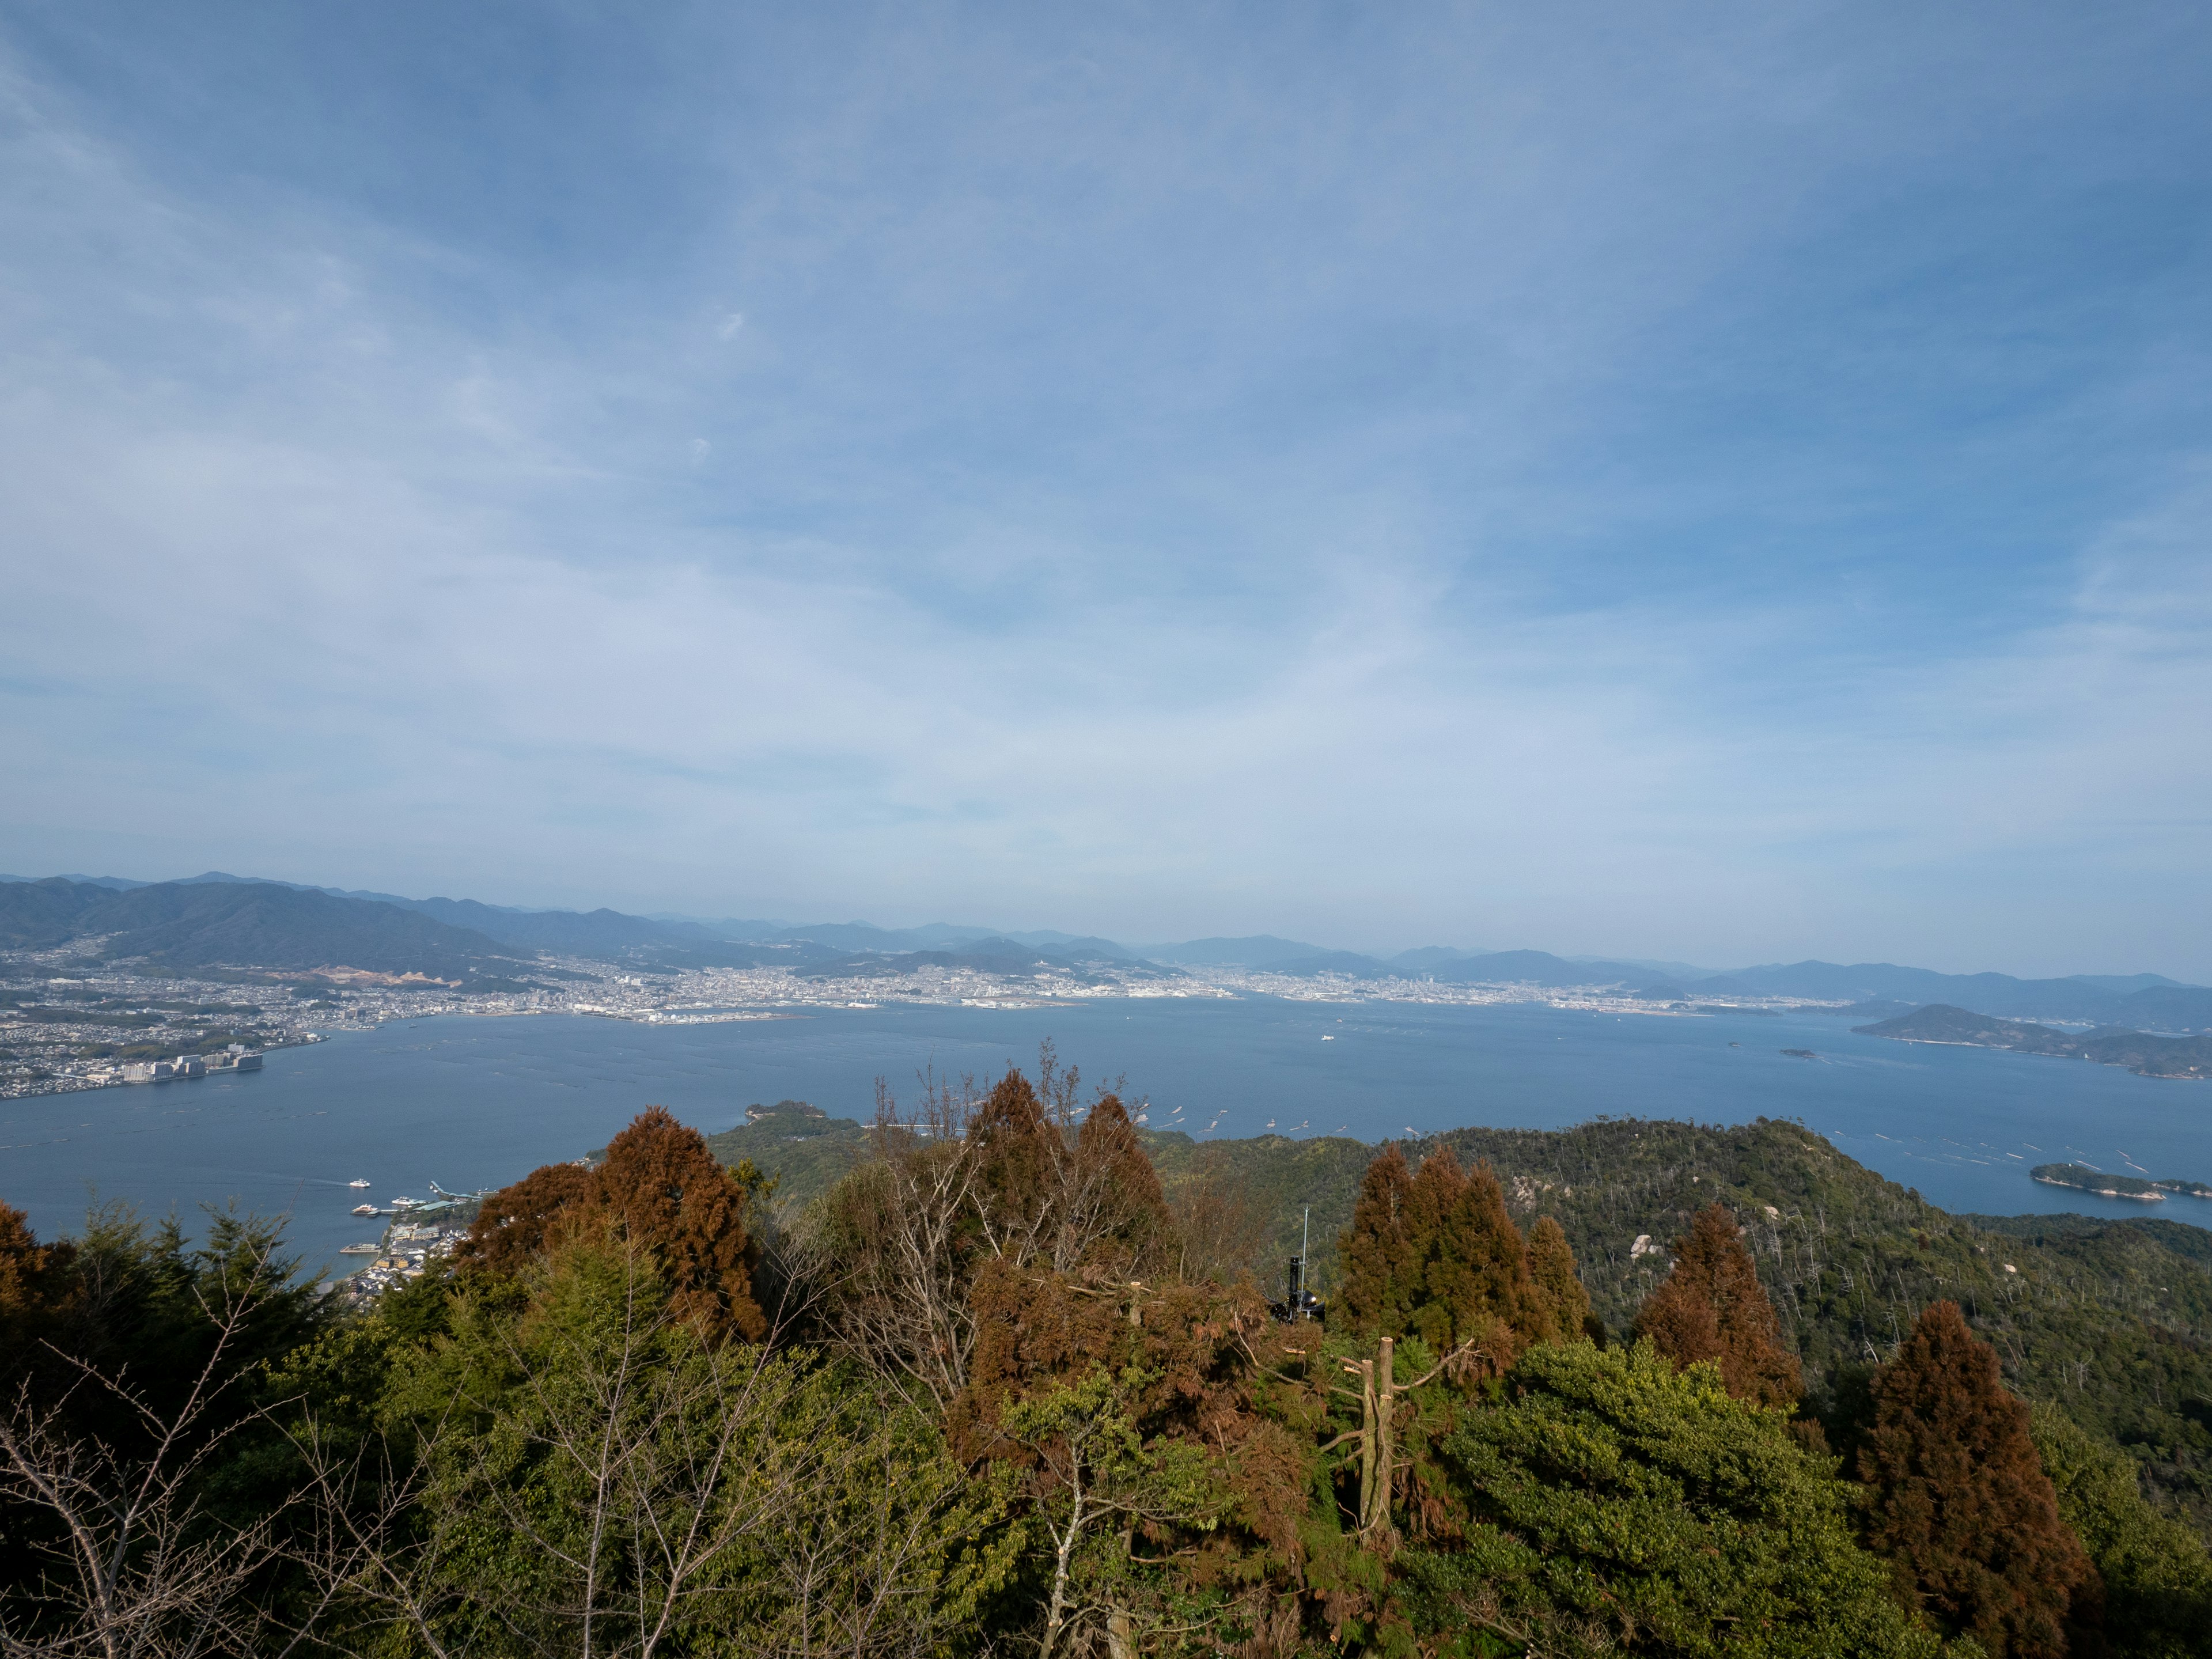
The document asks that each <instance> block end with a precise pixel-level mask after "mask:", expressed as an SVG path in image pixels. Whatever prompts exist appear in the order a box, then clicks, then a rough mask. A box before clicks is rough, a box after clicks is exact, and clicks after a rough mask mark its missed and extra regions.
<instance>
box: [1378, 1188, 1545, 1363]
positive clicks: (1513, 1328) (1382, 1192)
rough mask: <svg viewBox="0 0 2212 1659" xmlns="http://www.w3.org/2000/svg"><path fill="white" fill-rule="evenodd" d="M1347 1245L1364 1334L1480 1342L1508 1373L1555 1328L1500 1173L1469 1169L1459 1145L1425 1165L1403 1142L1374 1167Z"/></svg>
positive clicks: (1437, 1342)
mask: <svg viewBox="0 0 2212 1659" xmlns="http://www.w3.org/2000/svg"><path fill="white" fill-rule="evenodd" d="M1560 1243H1561V1245H1562V1247H1564V1244H1565V1240H1564V1238H1563V1239H1562V1240H1561V1241H1560ZM1337 1249H1338V1255H1339V1259H1340V1261H1342V1262H1343V1264H1344V1271H1345V1282H1344V1290H1343V1291H1342V1300H1343V1303H1344V1305H1345V1308H1346V1311H1347V1312H1349V1313H1350V1315H1351V1316H1352V1324H1353V1327H1354V1328H1356V1329H1358V1330H1359V1331H1360V1332H1362V1333H1363V1334H1367V1335H1370V1336H1390V1337H1400V1336H1408V1335H1418V1336H1419V1337H1420V1338H1421V1339H1422V1340H1424V1341H1425V1342H1426V1343H1427V1344H1428V1345H1429V1346H1430V1347H1431V1348H1432V1349H1434V1350H1435V1351H1436V1352H1437V1353H1439V1354H1442V1353H1446V1352H1449V1351H1450V1350H1451V1349H1453V1348H1455V1347H1457V1346H1459V1345H1460V1344H1462V1343H1463V1342H1469V1341H1473V1342H1477V1343H1480V1345H1481V1346H1482V1347H1483V1348H1484V1350H1485V1352H1486V1355H1487V1357H1488V1358H1489V1359H1490V1361H1491V1363H1492V1364H1493V1365H1494V1366H1496V1367H1497V1368H1498V1369H1499V1370H1503V1369H1504V1367H1505V1366H1507V1365H1510V1364H1512V1362H1513V1358H1514V1356H1515V1355H1516V1354H1517V1353H1519V1352H1520V1351H1521V1350H1522V1348H1524V1347H1526V1346H1528V1344H1529V1343H1531V1342H1535V1341H1543V1340H1548V1339H1549V1338H1550V1337H1551V1336H1552V1335H1553V1316H1552V1314H1551V1312H1550V1310H1549V1308H1548V1305H1547V1302H1546V1300H1545V1297H1544V1296H1543V1293H1542V1292H1541V1291H1539V1290H1538V1288H1537V1285H1536V1282H1535V1279H1534V1277H1533V1276H1532V1273H1531V1270H1530V1265H1529V1258H1528V1245H1527V1243H1526V1242H1525V1241H1524V1240H1523V1239H1522V1237H1521V1230H1520V1229H1519V1228H1518V1227H1516V1226H1515V1225H1513V1218H1512V1217H1511V1216H1510V1215H1508V1214H1507V1213H1506V1211H1505V1194H1504V1189H1503V1188H1500V1187H1499V1186H1498V1177H1497V1176H1494V1175H1492V1173H1491V1171H1490V1168H1489V1166H1488V1165H1487V1164H1482V1165H1478V1166H1477V1167H1476V1169H1475V1170H1474V1171H1473V1173H1471V1174H1470V1173H1469V1172H1468V1171H1466V1170H1462V1169H1461V1168H1460V1166H1459V1160H1458V1159H1456V1158H1454V1157H1453V1156H1452V1154H1451V1149H1450V1148H1449V1147H1440V1148H1438V1149H1437V1151H1436V1152H1431V1154H1430V1155H1429V1156H1428V1157H1427V1158H1425V1159H1424V1160H1422V1163H1421V1167H1420V1169H1419V1170H1418V1171H1412V1170H1408V1169H1407V1165H1406V1160H1405V1158H1404V1157H1403V1155H1402V1154H1401V1153H1400V1152H1399V1151H1398V1149H1397V1148H1396V1147H1395V1146H1392V1147H1390V1148H1389V1150H1387V1151H1386V1152H1383V1155H1382V1156H1381V1157H1380V1158H1376V1160H1375V1161H1374V1162H1373V1163H1372V1164H1369V1165H1368V1166H1367V1173H1366V1175H1365V1176H1364V1177H1363V1178H1362V1180H1361V1182H1360V1188H1359V1200H1358V1204H1357V1205H1356V1206H1354V1207H1353V1210H1352V1225H1351V1227H1350V1228H1349V1229H1347V1230H1346V1232H1345V1233H1344V1234H1343V1235H1342V1237H1340V1239H1339V1241H1338V1245H1337ZM1569 1273H1570V1275H1571V1273H1572V1262H1571V1260H1570V1262H1569Z"/></svg>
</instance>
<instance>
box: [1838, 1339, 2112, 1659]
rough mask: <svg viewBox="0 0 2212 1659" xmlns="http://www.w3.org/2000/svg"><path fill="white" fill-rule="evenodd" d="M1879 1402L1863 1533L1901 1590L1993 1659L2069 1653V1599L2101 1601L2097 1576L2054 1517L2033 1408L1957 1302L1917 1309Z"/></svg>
mask: <svg viewBox="0 0 2212 1659" xmlns="http://www.w3.org/2000/svg"><path fill="white" fill-rule="evenodd" d="M1873 1397H1874V1420H1873V1424H1872V1426H1871V1427H1869V1429H1868V1431H1867V1432H1866V1439H1865V1443H1864V1444H1863V1446H1862V1448H1861V1449H1860V1452H1859V1474H1860V1477H1861V1479H1862V1480H1864V1481H1865V1482H1866V1483H1867V1484H1868V1486H1870V1487H1872V1488H1873V1492H1872V1497H1871V1503H1870V1504H1869V1512H1868V1522H1867V1535H1868V1539H1869V1542H1870V1544H1871V1545H1872V1547H1874V1548H1875V1550H1877V1551H1879V1552H1880V1553H1881V1554H1882V1555H1884V1556H1886V1557H1887V1558H1888V1559H1889V1562H1890V1564H1891V1568H1892V1571H1893V1573H1894V1575H1895V1577H1896V1581H1897V1586H1898V1589H1899V1593H1900V1594H1901V1595H1904V1596H1905V1597H1906V1598H1907V1599H1908V1601H1910V1602H1911V1604H1912V1605H1914V1606H1916V1607H1922V1608H1924V1609H1925V1610H1926V1611H1927V1612H1928V1613H1929V1614H1930V1615H1931V1616H1933V1617H1934V1618H1936V1620H1939V1621H1940V1622H1941V1623H1942V1625H1944V1626H1946V1627H1947V1628H1948V1629H1951V1630H1954V1631H1957V1632H1962V1633H1964V1634H1967V1635H1971V1636H1972V1637H1973V1638H1974V1639H1975V1640H1976V1641H1978V1642H1979V1643H1980V1644H1982V1646H1983V1647H1984V1649H1985V1650H1987V1651H1988V1652H1989V1653H1990V1656H1991V1659H2046V1656H2058V1655H2063V1653H2065V1652H2066V1650H2067V1638H2066V1618H2067V1613H2068V1610H2069V1603H2070V1602H2071V1601H2072V1600H2073V1598H2074V1597H2075V1595H2076V1594H2077V1593H2079V1594H2081V1595H2084V1597H2085V1599H2092V1598H2093V1595H2094V1593H2095V1584H2096V1571H2095V1569H2094V1568H2093V1566H2091V1565H2090V1564H2089V1560H2088V1558H2087V1555H2086V1554H2085V1553H2083V1551H2082V1548H2081V1544H2080V1543H2079V1542H2078V1541H2076V1540H2075V1537H2074V1535H2073V1534H2072V1533H2070V1532H2069V1531H2068V1530H2067V1529H2066V1527H2065V1524H2064V1523H2063V1522H2061V1521H2060V1519H2059V1518H2058V1504H2057V1497H2056V1495H2055V1494H2054V1493H2053V1492H2052V1491H2051V1480H2050V1478H2049V1477H2048V1476H2047V1475H2045V1474H2044V1472H2043V1464H2042V1462H2041V1460H2040V1458H2039V1456H2038V1455H2037V1453H2036V1449H2035V1442H2034V1440H2033V1437H2031V1435H2030V1433H2029V1414H2028V1408H2027V1405H2026V1403H2025V1402H2023V1401H2021V1400H2019V1399H2017V1398H2016V1397H2015V1396H2014V1395H2012V1394H2010V1393H2008V1391H2007V1390H2006V1389H2005V1386H2004V1383H2003V1381H2002V1378H2001V1376H1999V1373H1998V1369H1997V1357H1996V1351H1995V1350H1994V1349H1992V1348H1991V1347H1990V1346H1989V1344H1988V1343H1986V1342H1984V1341H1981V1340H1978V1338H1977V1337H1976V1336H1975V1335H1974V1334H1973V1333H1972V1331H1971V1330H1969V1329H1967V1328H1966V1319H1965V1317H1964V1316H1962V1315H1961V1314H1960V1311H1959V1304H1957V1303H1955V1302H1937V1303H1934V1304H1930V1305H1929V1307H1928V1308H1927V1309H1926V1310H1923V1312H1922V1314H1921V1316H1920V1318H1919V1320H1918V1322H1917V1323H1916V1324H1915V1325H1914V1326H1913V1328H1912V1334H1911V1335H1910V1336H1908V1337H1907V1338H1906V1339H1905V1341H1904V1342H1903V1344H1901V1345H1900V1346H1899V1349H1898V1351H1897V1353H1896V1355H1895V1357H1894V1358H1892V1359H1891V1360H1889V1362H1888V1363H1887V1364H1884V1365H1883V1366H1882V1367H1881V1369H1880V1370H1877V1371H1876V1372H1875V1377H1874V1383H1873Z"/></svg>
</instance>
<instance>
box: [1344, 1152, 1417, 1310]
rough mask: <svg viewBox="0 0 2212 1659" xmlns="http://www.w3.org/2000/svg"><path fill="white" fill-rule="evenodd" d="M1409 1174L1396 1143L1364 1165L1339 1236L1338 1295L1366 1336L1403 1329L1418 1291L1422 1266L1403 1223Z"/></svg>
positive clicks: (1415, 1302)
mask: <svg viewBox="0 0 2212 1659" xmlns="http://www.w3.org/2000/svg"><path fill="white" fill-rule="evenodd" d="M1412 1191H1413V1171H1412V1170H1410V1169H1408V1168H1407V1165H1406V1155H1405V1154H1404V1153H1403V1152H1400V1151H1399V1150H1398V1148H1397V1146H1396V1145H1395V1143H1394V1144H1392V1145H1391V1146H1386V1147H1385V1148H1383V1155H1382V1156H1381V1157H1380V1158H1376V1159H1375V1161H1374V1162H1373V1163H1371V1164H1369V1165H1368V1166H1367V1173H1366V1174H1365V1175H1364V1176H1361V1177H1360V1179H1359V1197H1358V1201H1357V1202H1356V1203H1354V1204H1353V1206H1352V1225H1350V1226H1349V1227H1347V1228H1346V1229H1345V1230H1344V1231H1343V1233H1342V1234H1341V1235H1340V1236H1339V1237H1338V1239H1337V1244H1336V1254H1337V1260H1338V1261H1339V1262H1340V1264H1341V1265H1342V1267H1343V1271H1344V1288H1343V1290H1342V1291H1340V1292H1339V1296H1338V1299H1339V1300H1340V1302H1341V1303H1342V1304H1344V1310H1345V1312H1346V1314H1347V1315H1349V1316H1350V1317H1351V1321H1352V1326H1353V1328H1355V1329H1358V1330H1359V1331H1362V1332H1364V1333H1367V1334H1370V1335H1375V1334H1381V1335H1389V1336H1395V1335H1397V1334H1400V1333H1401V1332H1403V1331H1404V1330H1405V1329H1406V1328H1407V1321H1408V1320H1409V1319H1410V1318H1411V1317H1412V1316H1413V1308H1414V1306H1415V1304H1417V1303H1418V1302H1419V1300H1420V1297H1421V1294H1422V1289H1423V1287H1422V1284H1421V1264H1420V1259H1419V1256H1418V1255H1416V1254H1415V1253H1414V1248H1413V1236H1412V1233H1411V1231H1410V1230H1409V1227H1408V1225H1407V1212H1406V1209H1407V1199H1408V1197H1409V1196H1410V1194H1411V1193H1412Z"/></svg>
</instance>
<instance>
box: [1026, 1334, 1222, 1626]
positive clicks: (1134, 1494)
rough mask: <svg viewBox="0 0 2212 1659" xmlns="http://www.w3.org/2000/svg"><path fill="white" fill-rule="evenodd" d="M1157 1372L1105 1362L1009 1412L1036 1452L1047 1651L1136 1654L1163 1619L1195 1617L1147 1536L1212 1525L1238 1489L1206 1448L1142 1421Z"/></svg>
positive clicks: (1034, 1489)
mask: <svg viewBox="0 0 2212 1659" xmlns="http://www.w3.org/2000/svg"><path fill="white" fill-rule="evenodd" d="M1157 1380H1158V1379H1157V1378H1156V1377H1153V1376H1148V1375H1146V1373H1144V1372H1142V1371H1139V1370H1134V1369H1131V1370H1125V1371H1123V1372H1122V1373H1121V1375H1120V1376H1114V1375H1113V1374H1111V1373H1109V1371H1108V1370H1106V1368H1105V1367H1104V1366H1103V1365H1100V1366H1096V1367H1094V1368H1093V1369H1092V1370H1091V1371H1090V1372H1089V1373H1088V1374H1087V1375H1085V1376H1082V1377H1080V1378H1079V1379H1078V1380H1077V1381H1075V1382H1073V1383H1066V1384H1062V1385H1061V1386H1060V1387H1057V1388H1054V1389H1048V1390H1047V1391H1045V1392H1043V1393H1042V1394H1039V1395H1036V1396H1034V1397H1033V1398H1030V1399H1028V1400H1022V1401H1016V1402H1014V1403H1013V1404H1012V1405H1010V1406H1009V1407H1006V1411H1005V1413H1003V1414H1002V1416H1001V1418H1000V1426H1001V1428H1002V1429H1003V1431H1004V1432H1005V1434H1006V1437H1007V1438H1008V1439H1009V1440H1010V1441H1012V1443H1014V1444H1016V1445H1018V1446H1020V1447H1022V1448H1024V1449H1025V1450H1027V1451H1028V1452H1029V1453H1030V1457H1031V1459H1032V1462H1031V1465H1030V1513H1031V1515H1032V1516H1034V1525H1035V1528H1036V1532H1037V1534H1038V1535H1039V1539H1040V1541H1041V1543H1042V1547H1043V1550H1044V1553H1045V1556H1046V1566H1047V1589H1046V1593H1045V1604H1044V1609H1043V1616H1042V1631H1041V1632H1040V1633H1039V1635H1038V1638H1037V1651H1038V1659H1053V1656H1054V1654H1055V1653H1060V1652H1065V1651H1070V1650H1074V1649H1075V1648H1077V1647H1079V1646H1082V1645H1087V1644H1091V1643H1097V1642H1103V1644H1105V1645H1106V1646H1108V1647H1109V1649H1110V1650H1114V1651H1115V1652H1117V1653H1132V1652H1134V1651H1136V1650H1137V1648H1138V1645H1139V1644H1140V1643H1141V1644H1143V1645H1145V1646H1147V1647H1149V1646H1152V1645H1154V1644H1155V1642H1156V1641H1157V1639H1158V1636H1159V1635H1160V1634H1161V1633H1162V1632H1161V1627H1162V1626H1172V1625H1175V1624H1177V1623H1185V1624H1188V1623H1190V1622H1193V1621H1192V1620H1190V1619H1189V1617H1188V1615H1189V1614H1190V1613H1192V1612H1193V1611H1194V1609H1192V1608H1190V1607H1188V1605H1187V1598H1184V1597H1180V1596H1178V1595H1176V1584H1175V1583H1174V1581H1173V1580H1172V1579H1171V1578H1169V1577H1165V1576H1164V1575H1163V1574H1161V1573H1160V1572H1159V1571H1158V1566H1159V1565H1162V1561H1163V1556H1162V1555H1161V1554H1158V1553H1156V1554H1154V1555H1152V1556H1150V1557H1149V1558H1148V1556H1147V1555H1146V1553H1145V1552H1144V1551H1143V1549H1142V1548H1141V1547H1140V1544H1139V1532H1140V1530H1141V1531H1143V1532H1144V1533H1146V1534H1149V1535H1150V1536H1149V1537H1148V1538H1147V1539H1146V1542H1151V1541H1154V1540H1158V1539H1161V1538H1163V1537H1164V1536H1166V1535H1168V1534H1172V1533H1176V1532H1188V1531H1191V1530H1198V1531H1211V1530H1212V1528H1214V1527H1215V1526H1216V1525H1218V1522H1219V1519H1220V1516H1221V1515H1222V1513H1223V1512H1224V1511H1225V1510H1226V1509H1227V1508H1228V1506H1229V1494H1228V1492H1227V1488H1226V1485H1225V1481H1224V1480H1222V1478H1221V1474H1220V1471H1219V1470H1218V1469H1217V1468H1216V1466H1215V1463H1214V1460H1213V1459H1212V1457H1210V1456H1209V1455H1207V1453H1206V1448H1205V1447H1204V1446H1202V1445H1199V1444H1195V1443H1191V1442H1188V1441H1183V1440H1163V1439H1147V1438H1146V1436H1145V1435H1144V1434H1143V1433H1142V1432H1141V1431H1140V1430H1139V1427H1138V1424H1137V1420H1136V1418H1135V1416H1134V1414H1133V1399H1132V1397H1133V1396H1135V1395H1141V1394H1142V1393H1143V1392H1144V1391H1145V1390H1146V1389H1147V1388H1148V1386H1149V1385H1150V1384H1152V1383H1154V1382H1156V1381H1157ZM1197 1622H1200V1623H1201V1624H1202V1623H1203V1622H1205V1621H1204V1620H1203V1619H1202V1617H1201V1619H1200V1620H1198V1621H1197Z"/></svg>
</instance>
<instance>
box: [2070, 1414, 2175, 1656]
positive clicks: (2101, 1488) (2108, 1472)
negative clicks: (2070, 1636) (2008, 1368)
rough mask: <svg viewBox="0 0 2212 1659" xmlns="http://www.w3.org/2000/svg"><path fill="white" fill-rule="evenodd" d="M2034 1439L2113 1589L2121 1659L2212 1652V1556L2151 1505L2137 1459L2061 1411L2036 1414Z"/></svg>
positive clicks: (2108, 1599)
mask: <svg viewBox="0 0 2212 1659" xmlns="http://www.w3.org/2000/svg"><path fill="white" fill-rule="evenodd" d="M2031 1413H2032V1415H2031V1417H2030V1420H2029V1425H2028V1431H2029V1433H2030V1434H2031V1435H2032V1436H2033V1437H2034V1440H2035V1449H2036V1451H2037V1453H2038V1454H2039V1455H2040V1456H2041V1458H2042V1460H2043V1468H2044V1473H2045V1474H2047V1475H2049V1476H2050V1477H2051V1490H2052V1492H2053V1493H2054V1494H2055V1495H2056V1496H2057V1499H2058V1518H2059V1519H2060V1520H2062V1521H2063V1522H2065V1523H2066V1525H2067V1527H2068V1528H2069V1529H2070V1530H2071V1531H2072V1532H2073V1534H2074V1535H2075V1537H2076V1538H2078V1539H2080V1540H2081V1547H2082V1548H2084V1549H2085V1550H2087V1552H2088V1554H2089V1559H2090V1561H2091V1563H2092V1564H2093V1565H2094V1566H2095V1567H2096V1569H2097V1575H2098V1577H2100V1579H2102V1580H2103V1582H2104V1591H2105V1597H2104V1621H2103V1623H2104V1635H2105V1641H2106V1648H2107V1650H2108V1651H2109V1652H2110V1653H2112V1655H2113V1656H2115V1659H2203V1656H2205V1655H2206V1654H2208V1653H2212V1554H2208V1553H2207V1552H2206V1550H2205V1547H2204V1541H2203V1539H2201V1538H2199V1537H2198V1536H2197V1534H2195V1533H2193V1532H2191V1530H2190V1529H2189V1528H2187V1527H2186V1526H2184V1525H2183V1524H2182V1523H2181V1522H2179V1521H2176V1520H2174V1519H2173V1518H2172V1516H2165V1515H2160V1513H2159V1512H2158V1511H2157V1510H2154V1509H2153V1508H2152V1507H2151V1506H2150V1504H2148V1502H2147V1501H2146V1500H2145V1499H2144V1498H2143V1495H2142V1482H2141V1480H2140V1479H2139V1477H2138V1476H2137V1474H2136V1465H2135V1462H2134V1460H2133V1459H2131V1458H2130V1457H2129V1455H2127V1454H2126V1453H2125V1452H2124V1451H2122V1450H2120V1449H2119V1448H2118V1447H2117V1446H2114V1445H2112V1443H2110V1442H2108V1441H2103V1440H2100V1439H2098V1438H2097V1437H2096V1436H2094V1435H2093V1434H2091V1433H2090V1432H2089V1431H2087V1430H2086V1429H2084V1428H2082V1427H2081V1425H2078V1424H2076V1423H2075V1422H2074V1421H2073V1420H2072V1419H2069V1417H2067V1416H2066V1415H2065V1413H2063V1412H2061V1411H2059V1410H2058V1408H2057V1407H2055V1406H2051V1405H2049V1404H2045V1403H2038V1404H2037V1405H2035V1406H2033V1407H2031Z"/></svg>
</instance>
